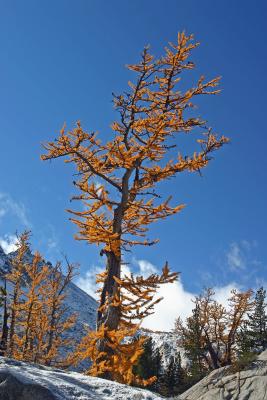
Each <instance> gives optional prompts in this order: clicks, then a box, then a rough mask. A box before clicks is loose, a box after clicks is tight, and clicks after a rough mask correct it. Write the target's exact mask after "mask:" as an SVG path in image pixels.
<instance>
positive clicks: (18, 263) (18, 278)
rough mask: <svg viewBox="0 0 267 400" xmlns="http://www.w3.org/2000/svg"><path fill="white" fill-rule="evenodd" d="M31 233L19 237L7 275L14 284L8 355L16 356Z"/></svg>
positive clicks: (8, 279) (7, 278)
mask: <svg viewBox="0 0 267 400" xmlns="http://www.w3.org/2000/svg"><path fill="white" fill-rule="evenodd" d="M29 236H30V232H28V231H25V232H23V233H22V234H21V235H20V236H18V237H17V252H16V254H15V256H14V257H13V258H12V259H11V271H10V272H9V273H8V274H7V275H6V280H7V281H9V282H11V284H12V293H11V301H10V303H11V304H10V328H9V338H8V349H7V354H8V355H9V357H13V356H14V352H15V330H16V326H17V320H18V315H19V312H20V306H21V296H22V284H23V278H24V276H23V274H24V271H25V262H24V260H25V256H26V254H27V252H28V251H29V249H30V247H29Z"/></svg>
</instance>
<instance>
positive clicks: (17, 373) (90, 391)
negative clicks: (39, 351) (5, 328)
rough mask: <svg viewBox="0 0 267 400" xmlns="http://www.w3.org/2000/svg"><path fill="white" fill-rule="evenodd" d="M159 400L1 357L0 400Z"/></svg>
mask: <svg viewBox="0 0 267 400" xmlns="http://www.w3.org/2000/svg"><path fill="white" fill-rule="evenodd" d="M78 399H79V400H110V399H112V400H161V399H162V398H161V397H160V396H157V395H156V394H153V393H151V392H149V391H148V390H142V389H138V388H133V387H130V386H127V385H121V384H119V383H116V382H111V381H108V380H104V379H100V378H95V377H92V376H85V375H82V374H79V373H77V372H66V371H62V370H59V369H56V368H49V367H44V366H41V365H36V364H31V363H25V362H21V361H16V360H12V359H7V358H4V357H0V400H78Z"/></svg>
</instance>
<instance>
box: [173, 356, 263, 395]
mask: <svg viewBox="0 0 267 400" xmlns="http://www.w3.org/2000/svg"><path fill="white" fill-rule="evenodd" d="M231 371H232V369H231V367H224V368H220V369H218V370H215V371H213V372H212V373H210V374H209V375H208V376H207V377H205V378H204V379H202V380H201V381H200V382H198V383H197V384H196V385H195V386H193V387H192V388H190V389H189V390H187V391H186V392H185V393H183V394H182V395H180V396H178V397H177V398H176V399H177V400H267V350H265V351H264V352H263V353H261V354H260V355H259V356H258V358H257V360H256V361H254V362H252V363H251V364H250V365H249V366H247V367H246V368H245V369H244V370H242V371H239V372H235V373H234V372H231Z"/></svg>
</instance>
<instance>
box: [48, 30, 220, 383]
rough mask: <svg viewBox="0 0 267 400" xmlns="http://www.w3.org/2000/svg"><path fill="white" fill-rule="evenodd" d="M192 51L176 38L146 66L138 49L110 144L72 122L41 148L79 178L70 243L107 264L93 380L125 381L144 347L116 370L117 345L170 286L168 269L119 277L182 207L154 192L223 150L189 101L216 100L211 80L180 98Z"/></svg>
mask: <svg viewBox="0 0 267 400" xmlns="http://www.w3.org/2000/svg"><path fill="white" fill-rule="evenodd" d="M197 46H198V43H195V42H194V41H193V36H192V35H190V36H186V34H185V33H179V34H178V38H177V42H176V43H170V44H169V46H168V47H166V48H165V54H164V55H163V56H162V57H159V58H154V57H153V56H152V55H151V54H150V52H149V49H148V48H147V47H146V48H145V49H144V51H143V52H142V55H141V60H140V62H139V63H137V64H133V65H128V69H129V70H130V71H133V72H134V73H135V74H136V79H135V83H132V82H129V90H128V91H127V92H124V93H123V94H121V95H114V99H113V101H114V106H115V109H116V111H117V112H118V115H119V118H118V120H117V121H114V122H113V123H112V125H111V128H112V131H113V134H112V135H111V139H110V140H109V141H107V142H105V143H102V142H101V141H100V140H99V139H98V137H97V134H96V133H95V132H93V133H87V132H86V131H85V130H84V129H83V128H82V126H81V123H80V122H77V126H76V127H75V128H74V129H73V130H70V131H66V129H65V126H64V127H63V128H62V130H61V131H60V134H59V137H58V138H57V139H56V140H55V141H52V142H48V143H46V144H44V148H45V149H46V153H45V154H43V155H42V156H41V158H42V159H43V160H51V159H55V158H60V157H65V158H66V159H65V161H66V162H67V163H73V164H74V165H75V166H76V169H77V173H78V176H79V178H78V180H76V181H75V182H74V185H75V186H76V188H77V189H78V191H79V193H78V194H77V196H75V197H74V199H75V200H79V201H81V203H82V204H83V210H82V211H74V210H69V211H70V213H71V214H72V218H71V220H72V222H74V223H75V224H76V225H77V227H78V230H79V233H78V235H77V236H76V238H77V239H78V240H84V241H87V242H88V243H90V244H97V245H100V246H102V248H101V253H100V254H101V255H105V256H106V269H105V271H104V272H103V273H102V274H100V275H99V276H98V278H97V279H98V281H99V282H101V283H102V289H101V293H100V305H99V309H98V316H97V332H96V333H94V335H93V334H92V335H93V337H94V340H93V338H91V339H92V341H91V343H93V345H92V346H91V350H90V356H91V357H92V359H93V371H94V373H95V374H97V375H101V376H105V377H110V378H113V379H114V375H116V379H119V380H120V381H126V382H129V381H131V379H132V375H131V368H132V364H133V363H134V362H135V360H136V356H134V353H132V354H130V353H131V352H135V354H140V351H141V344H142V340H143V339H142V338H140V346H139V347H138V348H136V345H134V347H133V348H131V349H129V348H128V349H127V350H125V351H126V353H127V355H128V358H127V357H126V358H127V361H125V363H123V361H122V359H121V354H123V348H122V346H123V344H122V343H123V341H122V336H127V335H130V334H131V333H133V332H134V331H135V330H136V327H137V326H138V321H139V322H140V321H141V320H142V319H143V318H145V317H146V316H147V315H149V314H150V313H152V312H153V305H154V304H155V302H157V301H158V300H155V298H154V295H155V292H156V290H157V288H158V286H159V285H161V284H164V283H167V282H173V281H174V280H175V279H176V278H177V274H176V273H171V272H170V270H169V268H168V265H167V264H166V266H165V267H164V268H163V272H162V274H161V275H156V274H154V275H151V276H150V277H148V278H146V279H145V278H143V277H134V276H133V275H131V276H130V277H125V276H122V270H121V266H122V263H123V259H122V256H123V252H124V251H127V250H129V249H131V248H132V247H133V246H135V245H144V246H151V245H153V244H155V243H156V242H157V240H148V238H147V231H148V228H149V225H150V224H152V223H153V222H156V221H159V220H161V219H165V218H167V217H169V216H171V215H175V214H177V213H178V212H180V211H181V210H182V209H183V208H184V205H183V204H179V205H175V206H172V205H171V197H172V196H169V197H168V196H167V197H166V198H165V199H163V198H162V197H161V195H160V193H159V192H158V190H157V187H158V186H159V183H160V182H164V181H166V180H168V179H170V178H172V177H174V176H175V175H177V174H179V173H182V172H186V171H189V172H200V171H201V170H202V169H203V168H204V167H206V166H207V165H208V163H209V161H210V159H211V157H210V154H211V153H212V152H213V151H214V150H217V149H219V148H220V147H222V146H223V145H224V144H225V143H227V142H228V139H227V138H225V137H224V136H221V137H219V136H217V135H215V134H214V133H213V132H212V131H211V129H208V128H206V122H205V121H204V120H202V119H201V118H199V117H195V116H193V113H192V111H193V108H194V103H193V101H194V99H195V98H196V97H198V96H200V95H206V94H207V95H208V94H217V93H218V92H219V91H218V89H217V86H218V83H219V78H215V79H212V80H210V81H205V80H204V77H203V76H201V77H200V79H199V80H198V81H197V82H196V84H195V86H193V87H190V88H188V89H187V90H184V91H183V90H182V89H181V85H180V80H181V76H182V74H183V73H184V72H186V71H190V70H193V69H194V67H195V66H194V63H193V62H192V61H191V60H190V58H189V57H190V54H191V51H192V50H193V49H195V48H196V47H197ZM179 85H180V87H179ZM198 128H199V129H198ZM198 130H199V131H200V133H199V136H197V139H196V141H197V145H198V146H199V147H198V150H197V149H195V151H193V152H192V155H191V156H189V155H183V154H182V152H181V149H180V148H179V152H178V154H176V155H174V152H175V150H174V148H175V147H176V146H177V145H178V142H177V140H175V139H176V138H177V139H178V136H179V135H182V134H186V135H187V136H188V135H189V134H190V133H192V134H193V133H194V134H195V135H196V134H197V132H198ZM174 157H175V158H176V159H174ZM98 182H100V185H99V184H98ZM124 364H125V365H124ZM123 365H124V367H123ZM123 368H124V371H125V372H123V373H122V369H123ZM116 370H117V372H118V371H119V370H120V372H118V374H117V372H114V371H116ZM118 376H119V378H118Z"/></svg>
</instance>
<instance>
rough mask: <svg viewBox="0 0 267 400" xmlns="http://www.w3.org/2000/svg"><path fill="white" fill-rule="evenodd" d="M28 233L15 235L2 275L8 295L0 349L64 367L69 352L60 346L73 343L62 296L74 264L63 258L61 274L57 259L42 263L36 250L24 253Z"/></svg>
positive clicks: (72, 318)
mask: <svg viewBox="0 0 267 400" xmlns="http://www.w3.org/2000/svg"><path fill="white" fill-rule="evenodd" d="M29 235H30V232H24V233H23V234H22V235H20V236H18V243H17V247H18V249H17V251H16V253H15V255H14V257H13V258H12V260H11V271H10V272H9V273H8V274H7V275H6V280H7V281H8V282H10V283H11V294H10V299H9V304H7V302H6V297H5V306H6V311H5V315H6V318H5V320H4V327H5V328H4V327H3V331H2V340H1V351H2V354H3V355H8V356H9V357H13V358H15V359H19V360H25V361H32V362H36V363H40V364H46V365H56V366H67V365H68V364H69V363H71V362H72V357H70V354H68V355H67V357H63V355H62V354H61V349H62V347H63V346H64V348H65V350H66V348H67V347H68V346H69V348H70V342H72V343H71V344H72V345H73V338H72V339H71V338H70V337H67V336H66V333H67V332H68V330H69V329H70V328H71V327H72V326H73V325H74V323H75V320H76V316H75V315H74V314H70V313H69V312H68V309H67V307H66V306H65V305H64V299H65V297H66V291H67V289H68V286H69V284H70V282H71V280H72V279H73V276H74V273H75V269H76V266H75V265H74V264H70V263H69V262H68V261H67V260H66V261H67V271H66V273H65V275H63V270H62V264H61V263H60V262H58V263H57V264H56V266H55V267H53V266H52V265H46V264H45V263H44V261H43V258H42V256H41V255H40V253H39V252H36V253H35V254H34V256H33V259H32V260H31V257H28V254H27V253H28V252H29V250H30V244H29ZM9 316H10V329H9V335H7V333H8V318H9ZM72 347H73V346H72Z"/></svg>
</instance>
